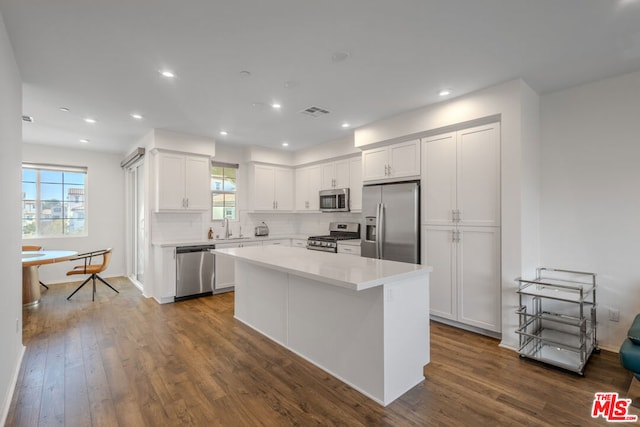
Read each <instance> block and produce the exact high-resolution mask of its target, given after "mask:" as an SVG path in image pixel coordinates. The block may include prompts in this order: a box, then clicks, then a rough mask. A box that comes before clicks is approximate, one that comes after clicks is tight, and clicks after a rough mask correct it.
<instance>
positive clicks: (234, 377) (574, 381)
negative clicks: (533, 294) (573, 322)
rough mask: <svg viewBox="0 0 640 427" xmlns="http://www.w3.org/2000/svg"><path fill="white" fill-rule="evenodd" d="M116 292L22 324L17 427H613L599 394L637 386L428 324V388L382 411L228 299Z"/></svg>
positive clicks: (603, 371)
mask: <svg viewBox="0 0 640 427" xmlns="http://www.w3.org/2000/svg"><path fill="white" fill-rule="evenodd" d="M110 282H111V283H112V284H114V285H115V287H116V288H117V289H119V290H120V292H121V293H120V294H115V293H114V292H113V291H111V290H110V289H108V288H106V287H105V286H102V285H98V293H97V295H96V301H95V302H91V290H90V289H89V288H88V287H86V289H82V290H81V291H80V292H79V293H77V294H76V295H75V296H74V297H73V299H72V300H71V301H67V300H66V297H67V295H68V294H70V293H71V292H72V291H73V289H74V286H75V285H76V284H77V283H73V284H64V285H54V286H51V287H50V289H49V290H48V291H44V293H43V298H42V302H41V303H40V305H39V306H37V307H34V308H29V309H25V310H24V344H25V345H26V346H27V350H26V354H25V356H24V360H23V364H22V368H21V370H20V374H19V378H18V384H17V386H16V390H15V393H14V396H13V400H12V403H11V408H10V412H9V416H8V419H7V426H49V425H65V426H179V425H192V426H255V425H264V426H274V425H285V426H286V425H300V426H309V425H344V426H360V425H363V426H364V425H366V426H387V425H388V426H423V425H439V426H462V425H469V426H488V425H496V426H497V425H554V426H557V425H606V424H607V423H606V421H605V420H604V419H602V418H599V419H592V418H591V415H590V412H591V405H592V402H593V398H594V393H595V392H599V391H613V392H618V393H620V394H624V393H625V391H626V389H627V387H628V385H629V381H630V378H631V377H630V375H629V374H628V373H627V372H626V371H625V370H623V369H622V368H621V367H620V364H619V362H618V357H617V354H614V353H610V352H606V351H602V352H601V353H600V354H595V355H594V356H593V357H592V359H591V361H590V362H589V364H588V366H587V369H586V372H585V376H584V377H580V376H578V375H576V374H573V373H569V372H565V371H561V370H557V369H554V368H550V367H547V366H544V365H542V364H538V363H535V362H531V361H527V360H522V359H520V358H519V357H518V355H517V354H516V353H514V352H513V351H510V350H507V349H502V348H500V347H498V341H497V340H495V339H492V338H487V337H484V336H480V335H476V334H473V333H470V332H466V331H462V330H458V329H455V328H452V327H449V326H445V325H441V324H438V323H433V322H432V324H431V363H430V364H429V365H427V366H426V367H425V369H424V373H425V377H426V379H425V381H424V382H423V383H422V384H420V385H418V386H416V387H415V388H413V389H412V390H410V391H409V392H408V393H406V394H405V395H404V396H402V397H401V398H400V399H398V400H396V401H395V402H394V403H392V404H391V405H389V406H388V407H386V408H383V407H381V406H379V405H378V404H376V403H374V402H373V401H371V400H369V399H368V398H366V397H364V396H363V395H361V394H360V393H358V392H356V391H354V390H352V389H351V388H349V387H348V386H346V385H344V384H343V383H341V382H340V381H338V380H336V379H334V378H333V377H331V376H329V375H328V374H326V373H324V372H323V371H321V370H320V369H318V368H316V367H315V366H313V365H311V364H309V363H308V362H306V361H304V360H302V359H301V358H300V357H298V356H296V355H294V354H292V353H290V352H289V351H287V350H285V349H283V348H282V347H280V346H278V345H276V344H274V343H273V342H271V341H270V340H269V339H267V338H265V337H263V336H262V335H260V334H258V333H256V332H254V331H253V330H251V329H250V328H248V327H246V326H244V325H243V324H241V323H240V322H238V321H236V320H234V318H233V294H232V293H229V294H223V295H217V296H213V297H206V298H199V299H194V300H188V301H183V302H180V303H176V304H166V305H159V304H158V303H156V302H155V301H154V300H151V299H145V298H144V297H142V296H141V295H140V293H139V292H138V290H137V289H136V288H135V287H134V286H133V285H131V284H130V283H129V281H128V280H126V279H124V278H119V279H111V280H110ZM634 411H635V412H634V413H637V411H636V410H635V409H634Z"/></svg>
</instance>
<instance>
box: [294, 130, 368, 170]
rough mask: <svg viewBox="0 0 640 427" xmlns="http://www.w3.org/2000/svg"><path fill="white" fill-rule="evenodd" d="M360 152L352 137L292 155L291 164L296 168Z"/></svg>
mask: <svg viewBox="0 0 640 427" xmlns="http://www.w3.org/2000/svg"><path fill="white" fill-rule="evenodd" d="M361 153H362V151H361V150H360V149H358V148H357V147H355V145H354V143H353V135H350V136H349V137H346V138H342V139H337V140H335V141H329V142H325V143H324V144H319V145H315V146H313V147H309V148H306V149H304V150H299V151H296V152H295V153H293V162H294V164H295V165H296V166H300V165H305V164H309V163H314V162H318V161H322V160H326V159H331V158H337V157H349V156H354V155H359V154H361Z"/></svg>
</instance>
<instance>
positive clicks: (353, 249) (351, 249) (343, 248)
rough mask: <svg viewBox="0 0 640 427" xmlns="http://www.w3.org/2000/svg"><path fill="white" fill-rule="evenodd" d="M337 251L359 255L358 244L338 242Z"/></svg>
mask: <svg viewBox="0 0 640 427" xmlns="http://www.w3.org/2000/svg"><path fill="white" fill-rule="evenodd" d="M338 253H339V254H350V255H357V256H360V246H356V245H345V244H340V243H338Z"/></svg>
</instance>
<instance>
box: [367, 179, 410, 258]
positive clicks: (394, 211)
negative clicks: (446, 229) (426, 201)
mask: <svg viewBox="0 0 640 427" xmlns="http://www.w3.org/2000/svg"><path fill="white" fill-rule="evenodd" d="M360 230H361V231H360V232H361V233H362V242H361V244H360V247H361V254H362V256H364V257H369V258H379V259H388V260H392V261H401V262H409V263H413V264H419V263H420V184H419V182H418V181H410V182H399V183H391V184H378V185H365V186H364V187H363V189H362V224H361V227H360Z"/></svg>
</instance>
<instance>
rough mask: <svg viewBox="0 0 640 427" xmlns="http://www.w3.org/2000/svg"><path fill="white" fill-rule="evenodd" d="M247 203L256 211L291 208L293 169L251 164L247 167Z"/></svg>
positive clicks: (288, 209) (286, 209)
mask: <svg viewBox="0 0 640 427" xmlns="http://www.w3.org/2000/svg"><path fill="white" fill-rule="evenodd" d="M249 186H250V188H249V193H250V194H249V203H250V205H251V209H253V210H256V211H290V210H293V170H292V169H290V168H284V167H279V166H271V165H261V164H252V165H251V166H250V167H249Z"/></svg>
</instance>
